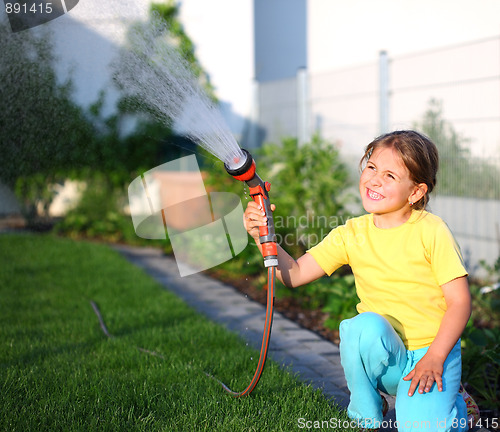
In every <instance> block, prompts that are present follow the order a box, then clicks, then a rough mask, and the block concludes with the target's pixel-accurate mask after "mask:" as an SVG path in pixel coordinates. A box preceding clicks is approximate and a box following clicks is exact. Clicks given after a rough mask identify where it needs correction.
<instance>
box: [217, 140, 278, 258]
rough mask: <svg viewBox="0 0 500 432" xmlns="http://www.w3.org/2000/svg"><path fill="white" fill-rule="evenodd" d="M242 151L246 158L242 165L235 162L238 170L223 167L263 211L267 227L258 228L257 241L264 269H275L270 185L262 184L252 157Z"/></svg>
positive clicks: (267, 183) (274, 242)
mask: <svg viewBox="0 0 500 432" xmlns="http://www.w3.org/2000/svg"><path fill="white" fill-rule="evenodd" d="M242 151H243V153H244V154H245V156H246V159H245V161H244V162H243V164H241V161H235V162H238V165H239V166H238V168H234V169H233V168H230V167H229V166H228V164H227V163H225V164H224V167H225V168H226V171H227V172H228V174H229V175H232V176H233V177H234V178H235V179H236V180H240V181H244V182H246V184H247V185H248V189H249V193H250V196H251V197H252V199H253V200H254V201H255V202H256V203H257V204H259V205H260V206H261V208H262V209H264V211H265V213H266V217H267V226H261V227H259V241H260V244H261V245H262V255H263V256H264V265H265V266H266V267H277V266H278V249H277V246H276V233H275V230H274V220H273V212H272V210H271V203H270V202H269V193H268V192H269V191H270V190H271V184H270V183H269V182H264V181H263V180H262V179H261V178H260V177H259V176H258V174H257V173H256V172H255V161H254V160H253V158H252V155H251V154H250V153H249V152H248V151H247V150H245V149H242Z"/></svg>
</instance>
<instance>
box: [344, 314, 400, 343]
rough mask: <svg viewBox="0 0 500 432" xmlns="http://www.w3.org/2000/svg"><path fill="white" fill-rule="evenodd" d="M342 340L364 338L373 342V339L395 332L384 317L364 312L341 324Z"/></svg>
mask: <svg viewBox="0 0 500 432" xmlns="http://www.w3.org/2000/svg"><path fill="white" fill-rule="evenodd" d="M339 331H340V339H341V340H342V339H344V340H348V339H351V338H356V339H358V338H362V339H367V340H373V338H376V337H380V336H384V335H386V334H387V333H388V332H389V333H392V332H393V331H394V330H393V328H392V326H391V324H390V323H389V321H387V320H386V319H385V318H384V317H383V316H382V315H379V314H377V313H374V312H363V313H361V314H359V315H357V316H355V317H354V318H351V319H348V320H344V321H342V322H341V323H340V328H339Z"/></svg>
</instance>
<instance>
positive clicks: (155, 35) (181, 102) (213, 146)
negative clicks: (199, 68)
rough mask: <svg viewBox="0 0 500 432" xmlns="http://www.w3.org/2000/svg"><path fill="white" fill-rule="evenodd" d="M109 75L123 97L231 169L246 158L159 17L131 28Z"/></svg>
mask: <svg viewBox="0 0 500 432" xmlns="http://www.w3.org/2000/svg"><path fill="white" fill-rule="evenodd" d="M113 69H114V78H115V80H116V82H117V83H118V84H119V85H120V87H121V88H122V90H123V91H124V92H125V94H127V95H128V96H131V97H134V98H135V99H136V100H139V101H140V102H141V103H143V104H144V105H145V106H147V107H148V108H149V109H152V111H153V112H154V115H155V116H156V117H157V118H158V120H160V121H162V122H165V123H167V124H171V125H172V126H173V129H174V131H175V132H176V133H179V134H182V135H184V136H187V137H189V138H190V139H191V140H192V141H194V142H195V143H196V144H198V145H200V146H201V147H203V148H204V149H206V150H207V151H209V152H210V153H212V154H213V155H214V156H216V157H217V158H219V159H220V160H222V161H223V162H224V163H226V164H227V165H228V166H229V167H230V168H232V169H235V168H237V167H238V166H240V165H241V164H243V162H244V160H245V155H244V153H243V152H242V151H241V149H240V147H239V145H238V143H237V142H236V140H235V139H234V137H233V135H232V134H231V132H230V131H229V129H228V127H227V124H226V123H225V121H224V119H223V117H222V115H221V113H220V111H219V108H218V106H217V105H216V104H215V103H214V102H213V101H212V100H211V99H210V98H209V97H208V96H207V94H206V92H205V91H204V90H203V89H202V87H201V85H200V83H199V81H198V79H197V78H196V77H195V76H194V74H193V72H192V71H191V68H190V66H189V65H188V63H187V62H186V60H184V58H183V57H182V56H181V54H180V53H179V51H178V48H177V47H176V44H175V40H174V39H173V38H172V37H171V36H170V35H169V32H168V29H167V28H166V25H165V22H164V21H163V20H162V19H161V18H160V17H158V16H157V15H153V17H152V19H151V20H150V22H148V23H147V24H143V25H140V26H137V27H135V28H134V30H133V31H132V32H131V35H130V38H129V42H128V46H127V47H125V48H124V49H123V50H122V53H121V55H120V61H119V62H115V63H114V64H113Z"/></svg>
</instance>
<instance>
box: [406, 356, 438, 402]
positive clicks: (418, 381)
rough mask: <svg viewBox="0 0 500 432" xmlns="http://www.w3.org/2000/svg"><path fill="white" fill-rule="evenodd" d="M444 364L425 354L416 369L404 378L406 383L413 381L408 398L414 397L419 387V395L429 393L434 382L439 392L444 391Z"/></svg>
mask: <svg viewBox="0 0 500 432" xmlns="http://www.w3.org/2000/svg"><path fill="white" fill-rule="evenodd" d="M443 363H444V362H443V361H442V360H440V359H439V358H437V357H435V356H433V355H430V354H429V353H427V354H425V355H424V356H423V357H422V359H421V360H420V361H419V362H418V363H417V364H416V365H415V368H414V369H413V370H412V371H411V372H410V373H409V374H408V375H406V376H405V377H404V378H403V380H404V381H409V380H411V384H410V390H409V392H408V396H413V393H415V389H416V388H417V386H418V392H419V393H424V392H425V393H429V392H430V391H431V389H432V386H433V384H434V382H435V383H436V385H437V388H438V390H439V391H443V380H442V375H443Z"/></svg>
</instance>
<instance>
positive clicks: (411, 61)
mask: <svg viewBox="0 0 500 432" xmlns="http://www.w3.org/2000/svg"><path fill="white" fill-rule="evenodd" d="M300 73H302V74H303V71H300ZM300 73H299V74H298V77H297V78H295V79H289V80H286V81H279V82H276V81H275V82H267V83H264V84H260V85H259V89H258V102H259V103H258V106H259V109H258V116H257V117H258V124H259V126H260V128H261V130H262V131H264V133H263V134H262V135H261V136H263V141H264V142H279V141H280V140H281V139H282V138H283V136H296V137H300V135H301V134H302V136H306V137H307V136H311V135H312V134H313V133H317V134H320V135H321V136H322V137H323V138H325V139H326V140H328V141H331V142H335V143H337V144H338V145H339V147H340V149H341V152H342V154H343V155H344V158H345V159H346V161H347V162H348V163H352V166H353V167H354V164H357V161H358V160H359V157H360V156H361V154H362V152H363V149H364V147H365V146H366V145H367V144H368V143H369V142H370V141H371V140H372V139H373V138H374V137H376V136H377V135H379V134H380V133H381V132H386V131H388V130H395V129H406V128H419V129H422V127H423V126H424V125H425V124H427V126H429V122H430V117H431V114H432V112H434V114H436V113H438V115H437V120H439V122H441V123H439V124H438V126H440V127H441V128H442V131H441V132H444V135H445V137H446V139H444V140H442V141H443V142H438V143H437V144H438V146H439V147H440V157H441V163H442V164H441V168H442V169H441V177H440V179H439V181H440V187H439V188H438V190H437V193H436V195H437V196H436V197H435V199H434V204H433V205H434V208H433V211H434V212H436V213H437V214H439V215H440V216H442V217H443V218H444V219H445V220H447V221H448V223H449V225H450V227H451V228H452V230H453V231H454V233H455V235H456V236H457V239H458V241H459V242H460V243H461V244H462V248H463V249H464V250H466V251H467V255H468V256H469V258H470V259H469V261H470V264H471V267H475V266H476V264H477V262H479V260H481V259H486V260H487V261H490V262H491V261H492V260H494V259H496V257H497V256H498V255H499V254H500V246H499V245H500V238H499V236H500V234H499V230H500V228H499V225H500V36H499V37H494V38H488V39H483V40H478V41H473V42H470V43H464V44H460V45H456V46H449V47H445V48H442V49H435V50H429V51H422V52H417V53H412V54H408V55H400V56H396V57H392V58H390V57H389V56H388V55H387V54H384V53H381V56H380V59H379V61H378V62H373V63H369V64H364V65H358V66H356V67H352V68H344V69H340V70H334V71H329V72H326V73H321V74H313V75H311V74H309V75H308V76H307V79H305V80H304V79H303V77H301V76H300ZM304 95H305V96H304ZM431 101H435V102H434V104H432V103H431ZM425 118H427V120H426V121H424V119H425ZM302 140H303V139H302ZM353 170H354V168H353ZM471 209H473V210H471ZM457 215H464V217H458V216H457ZM465 215H466V217H465Z"/></svg>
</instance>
